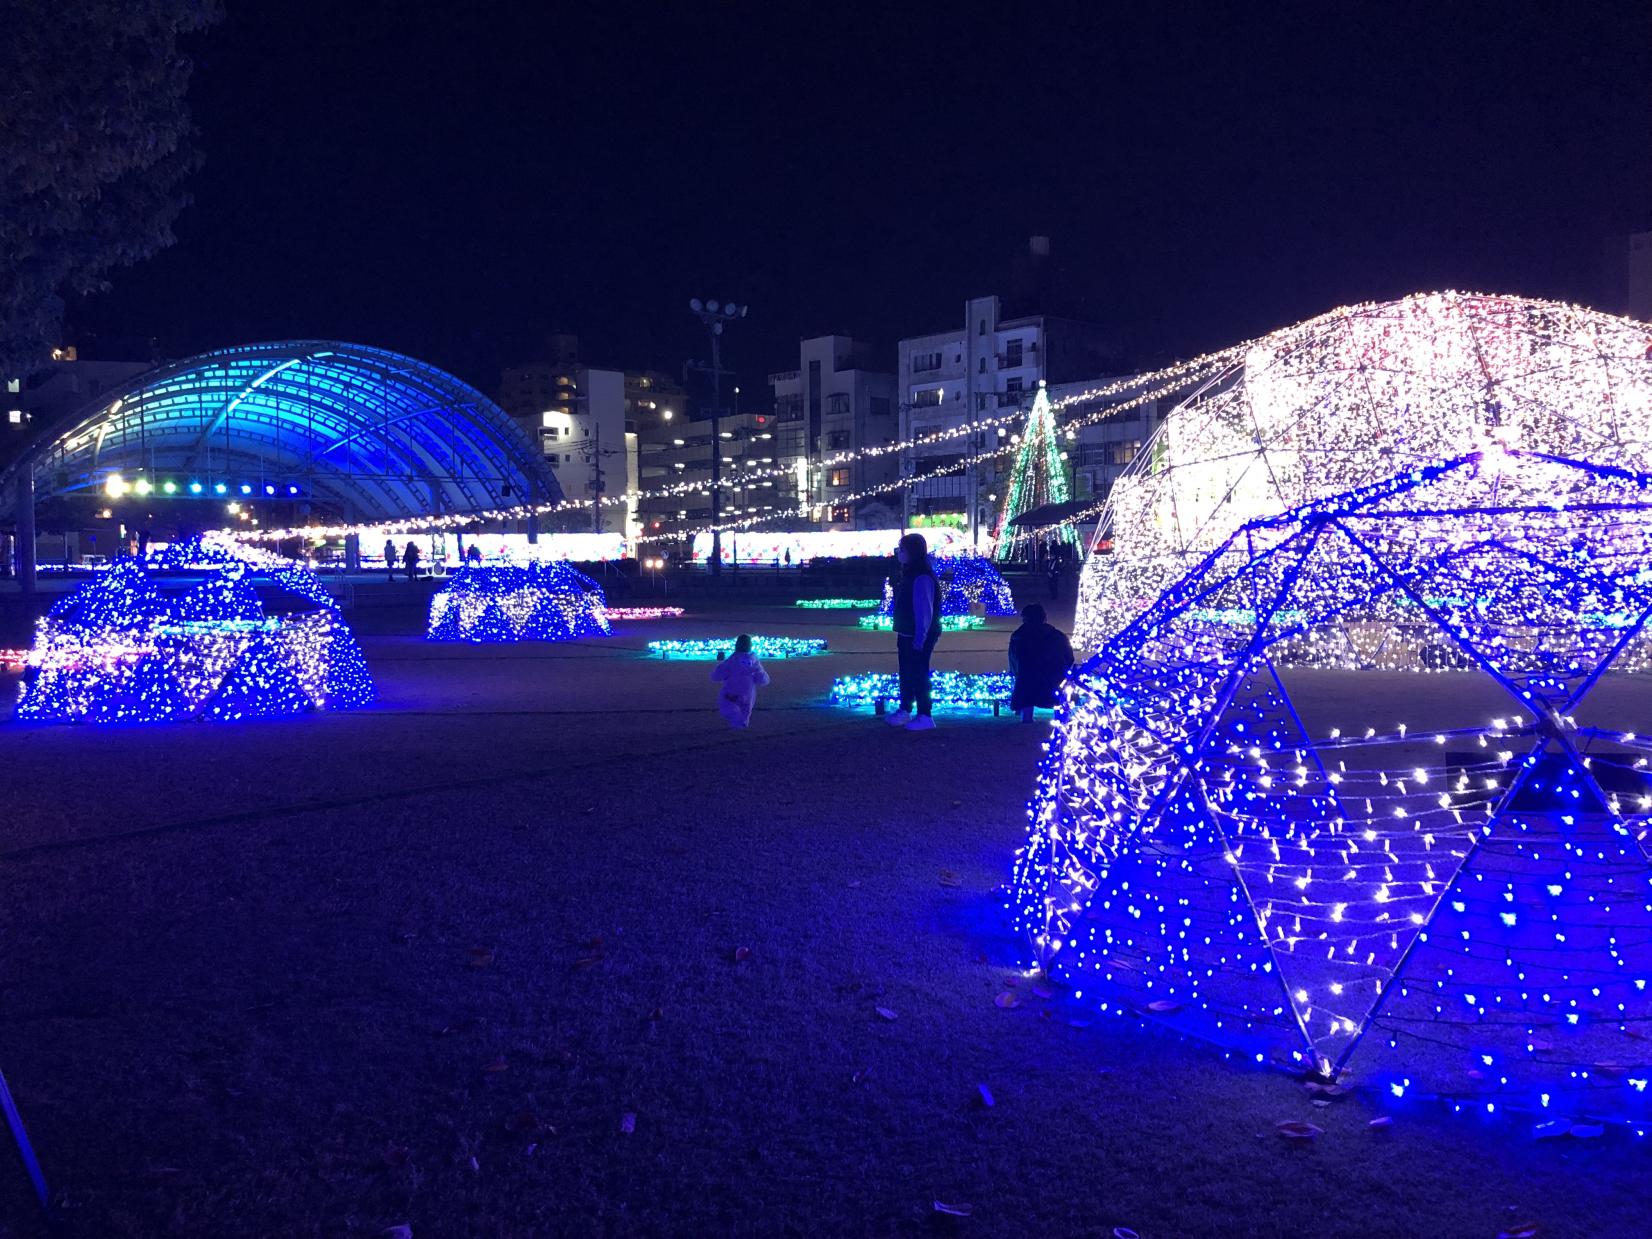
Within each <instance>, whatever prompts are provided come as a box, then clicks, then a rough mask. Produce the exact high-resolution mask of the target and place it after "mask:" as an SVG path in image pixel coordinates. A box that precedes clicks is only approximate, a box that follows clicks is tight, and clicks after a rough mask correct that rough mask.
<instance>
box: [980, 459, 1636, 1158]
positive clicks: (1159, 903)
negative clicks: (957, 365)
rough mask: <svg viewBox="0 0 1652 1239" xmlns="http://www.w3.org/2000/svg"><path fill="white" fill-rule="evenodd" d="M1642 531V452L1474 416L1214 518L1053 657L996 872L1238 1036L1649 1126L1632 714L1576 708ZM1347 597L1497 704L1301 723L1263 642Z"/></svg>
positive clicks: (1191, 1023) (1140, 993) (1616, 656)
mask: <svg viewBox="0 0 1652 1239" xmlns="http://www.w3.org/2000/svg"><path fill="white" fill-rule="evenodd" d="M1649 556H1652V473H1637V472H1633V471H1629V470H1624V469H1618V468H1612V467H1610V466H1607V467H1602V466H1598V465H1594V464H1586V463H1583V462H1580V461H1576V460H1568V459H1565V458H1561V457H1556V456H1554V455H1551V454H1548V453H1536V452H1520V451H1508V450H1505V449H1502V448H1500V447H1493V448H1491V449H1488V450H1485V451H1476V452H1471V453H1469V454H1468V455H1464V456H1459V457H1457V458H1455V459H1448V460H1445V461H1443V462H1439V463H1435V464H1432V465H1429V466H1427V467H1424V468H1416V469H1408V470H1401V471H1400V472H1398V473H1397V474H1395V475H1394V476H1393V477H1391V478H1388V479H1386V480H1384V481H1379V482H1374V483H1371V484H1368V485H1365V486H1361V487H1356V488H1353V489H1351V490H1349V491H1347V492H1345V493H1343V494H1340V495H1332V496H1326V497H1322V498H1317V499H1314V500H1312V501H1310V502H1308V503H1305V504H1303V505H1300V506H1298V507H1296V508H1294V509H1290V510H1288V511H1287V512H1285V514H1284V515H1282V516H1268V517H1258V518H1255V519H1252V520H1251V521H1249V522H1247V523H1245V524H1243V525H1241V526H1240V527H1238V528H1237V529H1234V530H1232V531H1230V532H1229V533H1228V535H1227V536H1226V537H1225V538H1224V539H1223V540H1222V541H1221V542H1220V543H1219V544H1217V545H1216V546H1215V547H1213V548H1211V549H1210V550H1209V551H1208V552H1206V553H1205V554H1203V555H1201V556H1200V557H1199V559H1198V560H1197V562H1196V563H1194V564H1193V565H1191V567H1190V568H1189V569H1188V570H1187V571H1186V572H1185V574H1184V575H1183V576H1182V577H1181V578H1180V579H1179V580H1177V581H1175V582H1173V583H1172V584H1171V585H1170V586H1169V588H1168V589H1166V590H1165V591H1164V592H1163V593H1162V594H1161V595H1160V596H1159V598H1158V599H1157V600H1156V601H1154V602H1152V603H1151V604H1150V605H1147V606H1146V607H1145V608H1139V609H1138V610H1137V613H1136V614H1135V615H1134V617H1133V618H1132V619H1130V620H1129V621H1128V622H1127V623H1125V624H1124V625H1123V626H1122V627H1121V628H1119V629H1118V630H1117V631H1116V632H1115V633H1114V634H1113V635H1112V636H1111V637H1109V639H1108V640H1107V641H1106V643H1105V644H1104V646H1103V648H1102V649H1101V650H1100V652H1099V653H1098V655H1097V657H1096V658H1094V659H1092V660H1091V662H1090V663H1088V664H1087V665H1086V666H1085V667H1084V668H1083V669H1082V670H1081V671H1080V672H1078V673H1077V674H1075V676H1074V677H1073V678H1072V679H1070V680H1069V683H1068V689H1067V702H1066V705H1065V706H1064V708H1063V709H1062V711H1061V712H1060V714H1059V717H1058V719H1057V722H1056V724H1055V727H1054V730H1053V731H1052V735H1051V739H1050V743H1049V745H1048V748H1047V750H1046V753H1045V756H1044V759H1043V761H1042V763H1041V767H1040V773H1039V785H1038V791H1037V793H1036V795H1035V797H1034V799H1033V802H1032V803H1031V805H1030V806H1029V809H1028V815H1029V834H1028V842H1027V846H1026V847H1025V848H1024V849H1023V850H1022V851H1021V852H1020V853H1018V855H1017V859H1016V862H1015V866H1014V872H1013V878H1012V884H1011V893H1010V897H1009V900H1008V907H1009V910H1010V913H1011V915H1012V917H1013V918H1014V920H1015V923H1016V924H1017V926H1018V927H1019V929H1020V930H1021V931H1022V932H1023V933H1025V934H1026V936H1027V939H1028V941H1029V943H1030V945H1031V946H1032V948H1033V950H1034V952H1035V955H1036V957H1037V960H1038V962H1039V963H1040V964H1041V965H1042V966H1044V967H1046V968H1048V969H1051V970H1054V971H1055V972H1057V973H1058V974H1059V975H1061V976H1062V977H1063V978H1064V979H1065V980H1067V981H1068V982H1070V983H1071V985H1072V986H1073V989H1074V993H1075V997H1078V998H1079V999H1080V1000H1087V1001H1088V1002H1090V1003H1093V1004H1094V1005H1095V1006H1096V1007H1097V1009H1098V1010H1100V1011H1102V1012H1106V1013H1115V1014H1121V1015H1131V1016H1135V1015H1138V1014H1148V1015H1150V1016H1153V1017H1155V1018H1160V1019H1163V1020H1166V1021H1167V1022H1170V1023H1172V1024H1174V1025H1175V1026H1176V1027H1178V1028H1179V1029H1181V1030H1183V1031H1187V1032H1191V1033H1194V1034H1197V1035H1200V1036H1203V1037H1207V1038H1210V1039H1212V1040H1215V1041H1217V1042H1218V1043H1220V1044H1223V1045H1225V1046H1227V1047H1229V1048H1230V1049H1237V1050H1239V1051H1241V1052H1243V1053H1246V1054H1249V1055H1252V1056H1254V1057H1255V1059H1256V1060H1257V1061H1258V1062H1264V1063H1266V1062H1276V1063H1280V1064H1282V1065H1285V1066H1290V1067H1293V1068H1295V1069H1302V1068H1311V1069H1313V1070H1315V1071H1317V1072H1318V1073H1320V1076H1321V1078H1322V1079H1325V1080H1327V1081H1334V1080H1335V1079H1336V1078H1338V1075H1339V1073H1340V1072H1342V1071H1344V1070H1346V1069H1349V1068H1351V1069H1352V1070H1353V1071H1354V1072H1355V1073H1356V1074H1357V1075H1359V1076H1360V1077H1361V1078H1362V1079H1367V1080H1372V1081H1374V1082H1376V1083H1378V1084H1379V1086H1383V1087H1386V1089H1387V1091H1388V1093H1389V1095H1390V1096H1391V1097H1392V1098H1393V1099H1395V1100H1398V1099H1402V1098H1408V1097H1411V1098H1414V1097H1416V1096H1418V1095H1429V1096H1435V1097H1443V1098H1445V1099H1447V1100H1448V1101H1449V1103H1450V1104H1451V1105H1453V1106H1456V1107H1458V1108H1463V1107H1468V1106H1476V1107H1483V1108H1484V1109H1485V1110H1487V1111H1490V1112H1493V1113H1495V1112H1496V1111H1497V1110H1498V1108H1499V1107H1502V1108H1515V1109H1521V1110H1528V1111H1531V1112H1533V1113H1538V1114H1544V1113H1548V1114H1554V1113H1557V1112H1558V1113H1561V1114H1577V1113H1586V1114H1602V1113H1607V1114H1611V1115H1614V1116H1616V1117H1619V1118H1622V1119H1623V1120H1624V1121H1626V1122H1629V1123H1631V1124H1633V1125H1635V1128H1636V1130H1638V1131H1643V1132H1644V1131H1645V1130H1646V1129H1647V1127H1648V1125H1649V1124H1652V1112H1649V1111H1648V1109H1647V1106H1646V1103H1645V1098H1644V1093H1645V1091H1646V1088H1647V1084H1648V1082H1649V1081H1652V1048H1647V1047H1648V1045H1649V1044H1652V1043H1649V1042H1648V1040H1647V1039H1648V1038H1652V995H1649V994H1648V993H1647V987H1648V985H1649V983H1652V864H1649V856H1652V853H1649V852H1648V850H1647V844H1646V840H1647V830H1646V827H1647V823H1648V820H1649V818H1648V814H1649V812H1652V775H1649V774H1648V772H1647V766H1648V760H1649V755H1652V741H1647V740H1644V739H1642V738H1641V737H1639V736H1637V735H1636V734H1635V733H1634V732H1632V731H1627V730H1623V729H1614V728H1605V727H1599V726H1594V725H1592V724H1590V723H1589V722H1588V716H1589V714H1590V712H1591V710H1592V709H1593V707H1592V701H1591V692H1592V690H1593V689H1594V688H1595V687H1596V686H1597V685H1598V683H1599V681H1600V679H1601V677H1602V676H1603V675H1605V674H1608V673H1621V672H1622V671H1625V670H1633V669H1635V668H1637V667H1641V666H1645V665H1646V663H1645V656H1644V641H1643V639H1642V635H1641V634H1642V632H1643V630H1644V626H1645V625H1646V623H1647V621H1648V618H1649V617H1652V573H1649V572H1648V571H1647V570H1646V568H1645V564H1646V563H1647V562H1649V558H1648V557H1649ZM1396 615H1399V616H1402V617H1403V619H1404V623H1403V624H1397V623H1396V621H1395V618H1394V617H1395V616H1396ZM1367 626H1369V627H1372V628H1378V629H1382V630H1383V631H1384V632H1385V633H1387V637H1386V641H1387V644H1386V647H1385V648H1386V651H1387V652H1386V655H1385V661H1383V662H1382V663H1381V664H1380V665H1383V666H1410V667H1411V668H1412V669H1415V670H1438V669H1441V667H1440V666H1439V658H1438V657H1437V656H1435V657H1431V656H1430V655H1429V653H1428V652H1429V651H1435V652H1436V655H1437V654H1438V653H1440V652H1444V651H1449V652H1450V653H1451V654H1452V655H1453V661H1452V663H1451V665H1452V666H1453V667H1455V668H1457V669H1460V670H1466V671H1470V672H1472V673H1474V674H1475V675H1476V676H1478V677H1479V680H1480V681H1483V682H1484V683H1485V684H1486V686H1487V693H1488V694H1489V695H1482V696H1476V695H1475V694H1474V693H1473V692H1471V691H1469V690H1468V689H1466V688H1465V689H1464V690H1462V691H1460V692H1454V693H1453V694H1451V695H1450V696H1448V697H1447V698H1444V699H1441V701H1440V703H1439V704H1438V705H1437V706H1436V707H1435V710H1436V713H1438V714H1440V715H1442V716H1447V717H1448V716H1451V715H1458V716H1461V715H1463V714H1464V713H1465V712H1466V713H1467V714H1469V715H1472V714H1474V713H1475V712H1477V710H1478V708H1480V706H1481V704H1482V702H1490V703H1492V710H1491V717H1489V718H1482V719H1481V720H1480V721H1477V722H1476V721H1469V720H1467V719H1465V720H1463V721H1461V722H1449V721H1447V717H1442V718H1441V719H1438V720H1436V719H1430V720H1427V725H1426V726H1407V725H1403V724H1400V725H1395V726H1391V727H1379V726H1376V725H1373V724H1372V723H1368V722H1367V723H1362V724H1361V725H1359V726H1357V727H1336V726H1329V725H1326V724H1327V714H1328V712H1330V711H1334V710H1336V709H1339V708H1348V703H1346V702H1340V701H1333V702H1328V701H1325V700H1320V699H1316V698H1315V697H1314V696H1313V691H1312V684H1311V682H1302V683H1298V682H1297V681H1295V680H1293V678H1292V674H1293V673H1291V672H1290V671H1289V667H1291V666H1293V665H1301V664H1306V665H1309V666H1319V665H1346V664H1343V663H1340V662H1339V661H1338V660H1339V659H1340V658H1341V657H1342V655H1343V653H1344V652H1345V651H1346V650H1347V648H1348V645H1347V635H1346V634H1347V632H1348V631H1349V630H1350V629H1359V628H1362V627H1367ZM1425 630H1426V635H1425ZM1316 651H1318V653H1316ZM1366 665H1372V664H1366ZM1304 692H1306V693H1307V694H1308V696H1307V697H1306V698H1303V697H1302V696H1301V694H1303V693H1304ZM1499 700H1501V701H1502V702H1504V703H1506V704H1505V705H1504V706H1503V707H1502V709H1500V710H1499V709H1497V708H1496V705H1495V703H1496V702H1497V701H1499ZM1305 707H1311V708H1305ZM1580 720H1582V721H1581V722H1580ZM1442 724H1443V725H1442Z"/></svg>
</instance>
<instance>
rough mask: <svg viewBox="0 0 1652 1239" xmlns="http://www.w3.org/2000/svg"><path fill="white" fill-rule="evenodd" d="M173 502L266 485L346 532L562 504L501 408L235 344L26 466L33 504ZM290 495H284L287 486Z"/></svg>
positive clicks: (334, 353) (121, 399)
mask: <svg viewBox="0 0 1652 1239" xmlns="http://www.w3.org/2000/svg"><path fill="white" fill-rule="evenodd" d="M114 473H119V474H121V476H122V477H123V478H124V479H125V480H126V481H127V482H128V483H130V482H132V481H133V480H134V479H135V478H136V477H139V476H143V477H147V478H149V479H150V480H151V483H152V485H154V486H156V487H159V486H161V485H162V484H163V482H165V481H170V482H172V483H173V484H174V485H175V486H177V487H178V488H179V489H178V493H179V494H181V495H184V494H188V493H190V484H191V483H197V484H199V485H200V487H201V488H202V492H203V493H205V494H207V495H211V494H212V493H213V488H214V486H215V485H216V484H217V483H220V482H222V483H226V484H227V485H228V487H229V488H230V493H236V491H237V490H238V489H239V487H241V486H243V485H246V484H249V483H250V484H252V485H253V486H254V487H255V488H256V491H255V493H257V492H262V491H263V490H264V488H265V487H266V486H272V485H273V486H275V487H276V488H277V491H276V493H278V494H281V495H283V496H286V495H289V494H297V495H302V496H304V497H305V498H306V499H307V500H309V501H313V502H315V503H316V504H317V505H318V506H325V507H328V508H331V509H332V510H333V511H334V512H335V513H336V514H337V515H338V516H339V517H342V518H344V519H347V520H362V521H367V520H383V519H394V518H398V517H409V516H417V515H422V514H427V513H444V512H447V513H452V512H467V511H484V510H488V509H497V508H509V507H513V506H515V505H518V504H525V503H543V502H548V501H554V500H556V499H559V498H560V497H561V492H560V489H559V488H558V486H557V483H556V478H555V477H554V475H553V474H552V473H551V471H550V470H549V468H547V467H546V465H545V462H544V459H543V458H542V457H541V456H540V454H539V452H538V451H537V450H536V448H535V446H534V445H533V443H532V442H531V441H530V440H529V439H528V437H527V436H526V435H524V434H523V433H522V431H521V430H520V429H519V428H518V427H517V425H516V423H514V422H513V421H512V420H511V419H510V417H509V416H508V415H507V414H506V413H505V411H504V410H503V409H501V408H499V406H498V405H496V404H494V403H493V401H491V400H489V399H488V398H487V397H486V396H484V395H482V393H481V392H479V391H477V390H476V389H475V388H473V387H471V386H470V385H469V384H467V383H464V382H461V381H460V380H459V379H457V378H455V377H454V376H453V375H451V374H448V373H446V372H445V371H443V370H438V369H437V368H436V367H434V366H431V365H427V364H425V363H424V362H421V361H417V360H415V359H414V358H411V357H406V356H403V355H402V354H400V353H392V352H388V351H386V350H384V349H376V348H368V347H366V346H363V345H360V344H346V343H341V342H339V341H334V340H301V341H284V342H279V343H271V344H249V345H245V346H242V347H239V348H228V349H220V350H218V351H216V352H211V353H202V354H200V355H199V356H196V357H190V358H187V359H186V360H183V361H177V362H171V363H168V364H166V365H163V366H159V367H157V368H156V369H154V370H150V371H147V372H145V373H143V374H141V375H138V376H137V377H135V378H133V379H132V380H130V382H128V383H127V384H125V385H124V386H123V387H121V388H116V389H113V390H111V391H106V392H104V393H103V394H102V395H101V396H100V397H99V399H98V403H97V404H96V406H94V407H92V408H90V409H88V410H86V411H84V412H83V413H81V414H80V415H78V416H77V418H76V420H75V421H74V422H73V424H71V425H70V426H68V427H67V428H66V429H65V430H63V431H61V432H60V433H58V434H57V435H56V437H55V438H54V439H53V440H52V441H51V442H50V443H49V444H48V445H47V446H46V447H45V450H44V451H42V452H41V453H39V454H38V455H37V456H36V457H35V476H36V483H37V486H38V488H39V493H41V494H43V495H44V494H65V493H73V492H76V491H87V490H96V489H98V488H100V487H102V486H103V485H104V484H105V482H106V480H107V479H108V478H109V476H110V475H111V474H114ZM293 488H296V489H293Z"/></svg>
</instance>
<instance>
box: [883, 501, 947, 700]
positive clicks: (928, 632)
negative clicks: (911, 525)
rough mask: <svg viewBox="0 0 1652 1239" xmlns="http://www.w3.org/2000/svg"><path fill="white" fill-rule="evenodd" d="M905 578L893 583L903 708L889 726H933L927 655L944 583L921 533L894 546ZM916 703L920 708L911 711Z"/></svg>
mask: <svg viewBox="0 0 1652 1239" xmlns="http://www.w3.org/2000/svg"><path fill="white" fill-rule="evenodd" d="M895 558H896V559H898V560H899V561H900V565H901V579H900V582H899V583H898V584H897V585H896V586H895V598H894V612H895V613H894V616H893V621H894V622H893V624H892V625H891V626H892V627H893V628H894V630H895V654H896V657H897V658H898V659H899V660H900V681H901V700H900V708H899V709H898V710H896V711H895V713H893V714H891V715H890V716H889V718H888V719H887V720H886V721H887V722H888V723H889V725H890V726H891V727H904V728H906V730H908V731H930V730H932V729H933V728H934V726H935V720H934V719H933V718H931V717H930V708H931V706H930V700H929V658H930V655H932V654H933V653H934V652H935V642H937V641H939V640H940V639H941V583H940V581H938V580H936V578H935V569H934V568H933V567H932V566H931V565H930V562H929V543H927V542H925V541H924V536H923V534H921V533H909V534H907V535H905V536H904V537H903V538H902V539H901V541H900V545H899V546H898V547H896V548H895ZM914 709H916V711H917V713H916V714H914V713H912V711H913V710H914Z"/></svg>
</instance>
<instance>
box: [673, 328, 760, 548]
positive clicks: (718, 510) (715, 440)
mask: <svg viewBox="0 0 1652 1239" xmlns="http://www.w3.org/2000/svg"><path fill="white" fill-rule="evenodd" d="M688 308H689V309H690V310H691V311H692V312H693V313H694V316H695V317H696V318H698V319H699V320H700V321H701V322H702V323H704V324H705V325H706V334H707V335H709V336H710V337H711V575H712V576H721V575H722V574H723V535H722V532H721V531H720V530H719V529H718V528H717V526H719V525H720V524H722V523H723V520H722V516H723V496H722V491H721V485H722V478H723V436H722V434H721V433H720V431H721V429H722V422H721V418H722V415H723V409H722V404H723V324H724V323H727V322H731V321H732V320H734V319H737V318H744V317H745V316H746V311H747V310H749V309H751V307H750V306H747V305H736V304H734V302H732V301H729V302H726V303H722V304H719V303H718V302H716V301H701V300H700V299H699V298H698V297H695V298H693V299H691V300H690V301H689V303H688Z"/></svg>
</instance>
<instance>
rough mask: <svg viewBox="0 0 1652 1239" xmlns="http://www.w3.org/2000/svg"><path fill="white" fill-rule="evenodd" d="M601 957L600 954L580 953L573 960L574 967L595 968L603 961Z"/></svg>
mask: <svg viewBox="0 0 1652 1239" xmlns="http://www.w3.org/2000/svg"><path fill="white" fill-rule="evenodd" d="M603 958H604V957H603V956H601V955H582V956H580V957H579V958H578V959H576V960H574V967H575V968H576V969H584V968H595V967H596V966H597V965H598V964H600V963H601V962H602V961H603Z"/></svg>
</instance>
